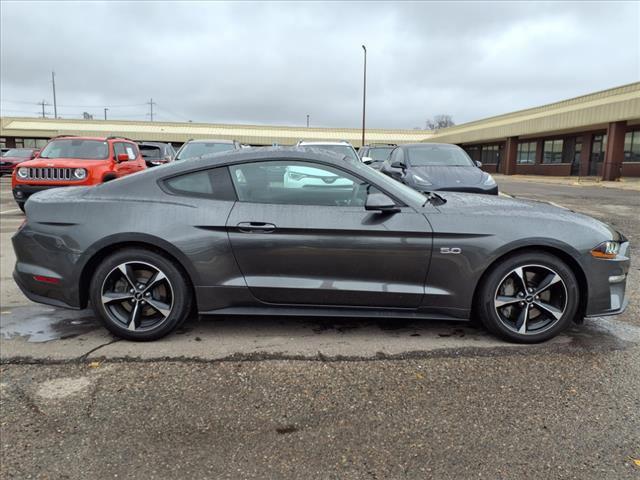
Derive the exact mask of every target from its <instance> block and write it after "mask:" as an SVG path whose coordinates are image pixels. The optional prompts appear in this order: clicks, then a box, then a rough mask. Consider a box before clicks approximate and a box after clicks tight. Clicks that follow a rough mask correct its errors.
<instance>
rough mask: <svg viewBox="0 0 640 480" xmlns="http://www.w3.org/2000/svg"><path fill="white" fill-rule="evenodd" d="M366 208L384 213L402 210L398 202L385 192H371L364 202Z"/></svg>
mask: <svg viewBox="0 0 640 480" xmlns="http://www.w3.org/2000/svg"><path fill="white" fill-rule="evenodd" d="M364 209H365V210H374V211H378V212H384V213H396V212H399V211H400V208H398V206H397V205H396V202H394V201H393V200H392V199H391V198H389V197H388V196H387V195H385V194H384V193H370V194H369V195H367V201H366V202H365V204H364Z"/></svg>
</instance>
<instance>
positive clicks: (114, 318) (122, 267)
mask: <svg viewBox="0 0 640 480" xmlns="http://www.w3.org/2000/svg"><path fill="white" fill-rule="evenodd" d="M90 299H91V305H92V307H93V309H94V311H95V312H96V314H97V315H98V317H99V318H100V320H101V321H102V323H103V324H104V326H105V327H106V328H107V329H108V330H109V331H110V332H111V333H113V334H114V335H116V336H118V337H121V338H125V339H127V340H138V341H148V340H156V339H158V338H161V337H163V336H165V335H167V334H168V333H170V332H171V331H173V330H175V329H176V328H177V327H178V326H179V325H180V324H181V323H182V322H184V320H186V318H187V317H188V315H189V313H190V311H191V299H192V295H191V290H190V288H189V282H188V280H187V278H186V277H185V274H184V273H183V272H182V271H181V269H180V268H179V267H178V266H177V265H175V264H174V263H173V262H172V261H170V260H169V259H167V258H165V257H163V256H162V255H160V254H158V253H156V252H153V251H150V250H144V249H138V248H131V249H125V250H120V251H118V252H116V253H114V254H112V255H110V256H108V257H107V258H105V259H104V260H103V262H102V263H101V264H100V265H99V266H98V268H97V269H96V271H95V273H94V275H93V278H92V280H91V286H90Z"/></svg>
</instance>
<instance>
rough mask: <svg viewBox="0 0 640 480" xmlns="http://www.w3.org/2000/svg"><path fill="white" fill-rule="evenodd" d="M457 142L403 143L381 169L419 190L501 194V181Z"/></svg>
mask: <svg viewBox="0 0 640 480" xmlns="http://www.w3.org/2000/svg"><path fill="white" fill-rule="evenodd" d="M481 166H482V164H481V163H480V162H474V161H473V160H471V158H470V157H469V155H467V152H465V151H464V150H463V149H462V148H460V147H458V146H457V145H449V144H446V143H415V144H406V145H399V146H398V147H396V148H395V149H394V150H393V152H391V156H390V157H389V158H388V159H387V160H386V161H385V162H384V163H383V164H382V167H381V168H380V171H381V172H382V173H385V174H386V175H389V176H390V177H392V178H394V179H396V180H398V181H399V182H402V183H404V184H406V185H408V186H410V187H411V188H413V189H414V190H417V191H419V192H432V191H436V190H448V191H452V192H469V193H488V194H491V195H497V194H498V184H497V183H496V182H495V180H494V179H493V177H492V176H491V175H490V174H488V173H486V172H484V171H482V169H481V168H480V167H481Z"/></svg>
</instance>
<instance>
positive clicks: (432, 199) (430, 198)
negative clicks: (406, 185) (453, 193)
mask: <svg viewBox="0 0 640 480" xmlns="http://www.w3.org/2000/svg"><path fill="white" fill-rule="evenodd" d="M426 193H427V200H426V201H425V202H424V203H423V204H422V206H423V207H424V206H426V205H427V203H430V204H431V205H436V206H437V205H444V204H445V203H447V199H446V198H444V197H443V196H442V195H440V194H438V193H436V192H426Z"/></svg>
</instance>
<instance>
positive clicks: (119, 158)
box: [116, 153, 129, 163]
mask: <svg viewBox="0 0 640 480" xmlns="http://www.w3.org/2000/svg"><path fill="white" fill-rule="evenodd" d="M116 160H117V162H118V163H120V162H126V161H127V160H129V155H127V154H126V153H119V154H118V156H117V157H116Z"/></svg>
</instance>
